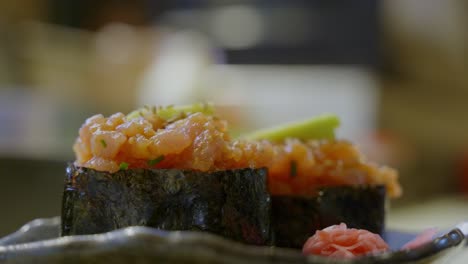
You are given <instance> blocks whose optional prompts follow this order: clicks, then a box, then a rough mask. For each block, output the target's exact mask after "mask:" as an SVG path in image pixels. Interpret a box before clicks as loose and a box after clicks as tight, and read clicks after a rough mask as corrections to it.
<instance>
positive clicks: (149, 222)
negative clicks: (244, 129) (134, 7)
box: [62, 104, 401, 247]
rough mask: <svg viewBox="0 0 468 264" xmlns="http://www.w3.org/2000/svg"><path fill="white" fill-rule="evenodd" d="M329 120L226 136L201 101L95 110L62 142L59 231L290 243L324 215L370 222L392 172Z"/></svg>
mask: <svg viewBox="0 0 468 264" xmlns="http://www.w3.org/2000/svg"><path fill="white" fill-rule="evenodd" d="M337 126H338V119H337V118H336V117H335V116H332V115H328V116H321V117H318V118H314V119H312V120H308V121H306V122H303V123H296V124H291V125H287V126H282V127H279V128H275V129H273V130H267V131H259V132H256V133H253V134H249V135H246V136H243V137H240V138H238V139H233V138H231V137H230V135H229V133H228V128H227V123H226V121H224V120H221V119H220V118H218V117H217V116H216V115H215V114H214V109H213V108H212V107H211V106H210V105H206V104H196V105H191V106H186V107H165V108H161V107H145V108H143V109H140V110H137V111H134V112H132V113H130V114H129V115H124V114H121V113H117V114H114V115H112V116H110V117H104V116H102V115H95V116H93V117H91V118H89V119H88V120H86V122H85V123H84V124H83V125H82V127H81V128H80V131H79V137H78V138H77V139H76V142H75V145H74V147H73V149H74V152H75V154H76V160H75V162H74V163H73V164H71V165H70V166H69V167H68V169H67V178H66V182H65V191H64V198H63V206H62V234H63V235H75V234H92V233H101V232H106V231H110V230H113V229H117V228H121V227H126V226H131V225H144V226H150V227H156V228H161V229H166V230H197V231H207V232H212V233H215V234H219V235H222V236H224V237H227V238H231V239H234V240H237V241H240V242H244V243H248V244H256V245H271V244H274V243H275V238H276V241H277V243H276V245H279V246H289V247H298V246H299V243H303V242H304V241H305V240H304V239H305V238H307V237H309V236H311V235H312V234H313V233H314V232H315V230H317V229H321V228H323V227H324V226H325V225H326V226H328V225H331V224H335V222H336V221H338V222H337V223H336V224H339V222H345V223H347V224H348V225H349V226H350V227H354V226H353V225H356V226H355V227H357V228H364V229H369V228H370V229H372V228H374V229H381V228H382V226H383V218H384V211H383V209H382V208H383V203H384V201H385V197H386V196H387V195H388V196H390V197H397V196H399V195H400V194H401V188H400V186H399V183H398V180H397V173H396V171H394V170H393V169H390V168H387V167H380V166H377V165H375V164H373V163H370V162H367V161H366V160H365V159H364V157H363V155H362V154H361V153H359V152H358V151H357V149H356V148H355V146H354V145H352V144H351V143H349V142H347V141H343V140H338V139H335V136H334V129H335V128H336V127H337ZM361 204H366V205H367V206H365V207H361V206H360V205H361ZM353 208H355V209H356V208H365V210H361V211H360V212H359V213H357V212H354V209H353ZM368 215H373V219H372V220H369V221H362V219H364V218H365V216H368ZM295 216H303V217H295ZM304 216H310V217H304ZM343 220H344V221H343ZM298 221H299V222H298ZM301 221H302V222H301ZM288 226H295V227H296V228H295V229H293V232H291V229H289V230H288V228H287V227H288ZM300 233H302V234H303V235H302V236H300V238H297V237H298V234H300ZM302 240H304V241H302Z"/></svg>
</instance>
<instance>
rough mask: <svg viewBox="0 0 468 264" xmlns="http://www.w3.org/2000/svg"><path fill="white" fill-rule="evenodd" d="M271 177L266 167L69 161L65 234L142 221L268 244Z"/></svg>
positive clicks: (101, 231) (63, 217)
mask: <svg viewBox="0 0 468 264" xmlns="http://www.w3.org/2000/svg"><path fill="white" fill-rule="evenodd" d="M266 178H267V172H266V170H265V169H237V170H227V171H218V172H212V173H202V172H196V171H183V170H176V169H154V170H148V169H129V170H122V171H118V172H115V173H108V172H99V171H96V170H93V169H87V168H81V167H75V166H74V165H70V166H69V167H68V168H67V178H66V182H65V191H64V197H63V205H62V235H64V236H66V235H82V234H96V233H103V232H107V231H111V230H115V229H118V228H123V227H127V226H134V225H141V226H149V227H155V228H160V229H164V230H196V231H208V232H212V233H215V234H219V235H222V236H224V237H227V238H231V239H233V240H237V241H241V242H244V243H248V244H255V245H269V244H271V242H272V239H271V227H270V208H271V205H270V195H269V193H268V191H267V185H266Z"/></svg>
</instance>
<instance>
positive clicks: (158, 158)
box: [148, 155, 164, 166]
mask: <svg viewBox="0 0 468 264" xmlns="http://www.w3.org/2000/svg"><path fill="white" fill-rule="evenodd" d="M163 160H164V155H161V156H159V157H157V158H155V159H152V160H148V165H149V166H154V165H156V164H158V163H159V162H161V161H163Z"/></svg>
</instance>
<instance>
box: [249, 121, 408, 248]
mask: <svg viewBox="0 0 468 264" xmlns="http://www.w3.org/2000/svg"><path fill="white" fill-rule="evenodd" d="M338 125H339V120H338V119H337V118H336V117H335V116H332V115H323V116H319V117H317V118H314V119H312V120H307V121H305V122H297V123H292V124H288V125H283V126H279V127H276V128H272V129H267V130H264V131H257V132H254V133H253V134H250V135H247V136H246V138H248V139H254V140H261V139H268V141H269V142H271V144H273V147H274V153H275V155H274V156H273V158H272V163H271V165H269V166H267V167H268V169H269V171H268V174H269V178H268V184H269V191H270V193H271V195H272V226H273V227H272V228H273V233H274V234H275V244H276V245H277V246H282V247H292V248H302V246H303V244H304V243H305V241H306V240H307V238H308V237H310V236H312V235H313V234H314V233H315V231H316V230H320V229H323V228H326V227H328V226H331V225H336V224H340V223H346V224H347V225H348V226H350V227H352V228H359V229H366V230H369V231H371V232H374V233H378V234H382V232H383V230H384V227H385V204H386V200H387V196H388V197H391V198H396V197H399V196H400V195H401V193H402V190H401V187H400V185H399V183H398V174H397V172H396V171H395V170H394V169H392V168H389V167H385V166H379V165H377V164H375V163H372V162H369V161H367V159H366V158H365V157H364V155H363V154H362V153H360V152H359V150H358V149H357V147H356V146H355V145H353V144H352V143H350V142H348V141H346V140H338V139H336V138H335V135H334V128H336V127H337V126H338Z"/></svg>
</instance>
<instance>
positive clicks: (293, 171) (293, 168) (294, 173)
mask: <svg viewBox="0 0 468 264" xmlns="http://www.w3.org/2000/svg"><path fill="white" fill-rule="evenodd" d="M290 166H291V168H290V169H291V171H290V176H291V177H296V176H297V163H296V161H295V160H291V164H290Z"/></svg>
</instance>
